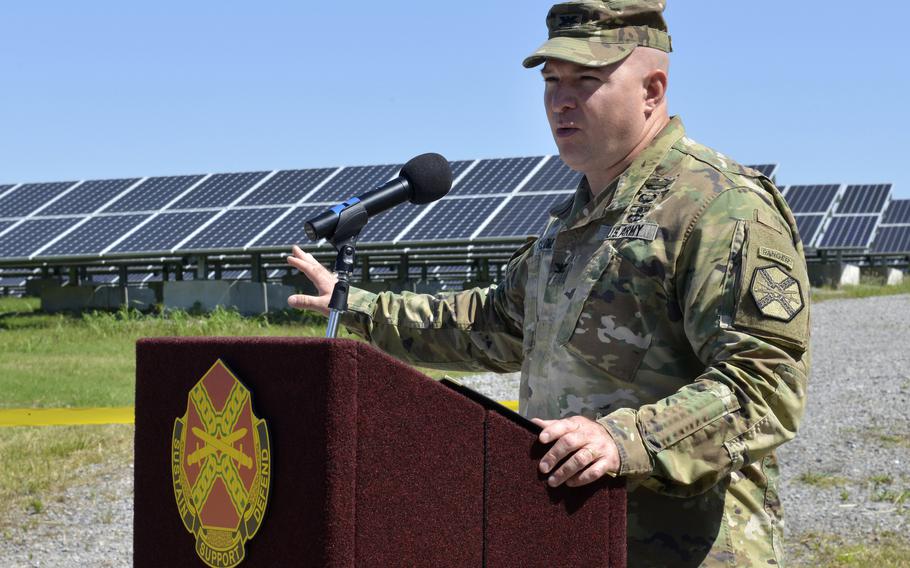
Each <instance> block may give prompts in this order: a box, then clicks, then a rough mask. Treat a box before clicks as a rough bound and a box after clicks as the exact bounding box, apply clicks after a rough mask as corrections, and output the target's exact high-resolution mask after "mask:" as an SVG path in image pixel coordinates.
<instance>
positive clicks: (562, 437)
mask: <svg viewBox="0 0 910 568" xmlns="http://www.w3.org/2000/svg"><path fill="white" fill-rule="evenodd" d="M534 422H535V423H536V424H538V425H540V426H544V430H543V432H541V433H540V438H539V439H540V441H541V442H543V443H547V441H553V440H555V443H554V444H553V446H552V447H551V448H550V450H549V451H548V452H547V453H546V455H544V457H543V458H542V459H541V460H540V471H541V472H542V473H544V474H550V476H549V477H548V479H547V484H548V485H550V486H551V487H557V486H559V485H562V484H563V483H565V484H566V485H569V486H570V487H576V486H579V485H585V484H587V483H591V482H592V481H595V480H597V479H600V478H601V477H603V476H604V475H606V474H608V473H610V472H611V471H614V470H618V469H619V454H618V450H617V449H616V444H615V442H614V441H613V438H612V436H610V435H609V434H608V433H607V431H606V429H604V427H603V426H601V425H600V424H598V423H596V422H594V421H593V420H589V419H587V418H584V417H582V416H573V417H571V418H565V419H562V420H535V421H534ZM561 462H562V463H561ZM560 463H561V465H560V466H559V468H556V464H560Z"/></svg>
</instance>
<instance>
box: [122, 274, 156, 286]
mask: <svg viewBox="0 0 910 568" xmlns="http://www.w3.org/2000/svg"><path fill="white" fill-rule="evenodd" d="M154 278H155V273H154V272H136V273H130V274H129V276H128V277H127V282H129V283H130V284H145V283H146V282H152V281H154V280H153V279H154ZM158 280H161V277H160V276H159V277H158Z"/></svg>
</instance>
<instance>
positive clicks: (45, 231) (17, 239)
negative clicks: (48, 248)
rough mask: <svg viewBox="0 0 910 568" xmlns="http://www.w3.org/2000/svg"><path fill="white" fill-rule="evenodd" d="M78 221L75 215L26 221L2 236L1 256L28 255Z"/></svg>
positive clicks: (0, 238)
mask: <svg viewBox="0 0 910 568" xmlns="http://www.w3.org/2000/svg"><path fill="white" fill-rule="evenodd" d="M77 222H79V219H78V218H75V217H67V218H62V219H61V218H59V217H58V218H52V219H31V220H28V221H25V222H23V223H22V224H21V225H19V226H18V227H16V228H14V229H12V230H11V231H10V232H8V233H6V234H4V235H3V236H2V237H0V257H9V258H19V257H23V258H24V257H27V256H28V255H30V254H32V253H33V252H35V251H36V250H38V249H39V248H41V247H42V246H43V245H44V244H45V243H47V242H48V241H49V240H51V239H53V238H54V237H56V236H57V235H59V234H60V233H62V232H63V231H65V230H66V229H68V228H70V227H72V226H73V225H75V224H76V223H77Z"/></svg>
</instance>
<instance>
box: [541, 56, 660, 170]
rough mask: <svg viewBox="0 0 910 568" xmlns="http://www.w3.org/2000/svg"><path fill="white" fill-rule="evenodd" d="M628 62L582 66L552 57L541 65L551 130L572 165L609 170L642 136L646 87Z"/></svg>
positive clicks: (569, 164)
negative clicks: (601, 65) (603, 65)
mask: <svg viewBox="0 0 910 568" xmlns="http://www.w3.org/2000/svg"><path fill="white" fill-rule="evenodd" d="M628 61H629V60H628V59H625V60H623V61H620V62H618V63H614V64H612V65H608V66H606V67H584V66H581V65H578V64H575V63H570V62H568V61H562V60H558V59H549V60H547V63H546V64H545V65H544V67H543V69H542V70H541V74H542V75H543V78H544V82H545V83H546V89H545V91H544V102H545V105H546V109H547V119H548V120H549V122H550V130H551V131H552V133H553V138H554V139H555V140H556V145H557V146H558V147H559V155H560V157H561V158H562V159H563V161H564V162H565V163H566V164H567V165H568V166H569V167H570V168H572V169H573V170H577V171H580V172H582V173H585V174H589V173H593V172H596V171H606V170H607V169H609V168H610V167H612V166H614V165H616V164H617V163H619V162H621V161H622V160H624V159H625V158H626V156H627V155H628V154H629V152H630V151H631V150H632V149H633V148H634V147H635V146H636V144H638V143H639V141H640V140H641V136H642V133H643V131H644V129H645V104H644V103H645V99H646V98H647V97H646V87H645V85H644V82H643V80H642V77H641V76H640V73H637V72H636V71H635V66H634V65H624V64H625V63H626V62H628Z"/></svg>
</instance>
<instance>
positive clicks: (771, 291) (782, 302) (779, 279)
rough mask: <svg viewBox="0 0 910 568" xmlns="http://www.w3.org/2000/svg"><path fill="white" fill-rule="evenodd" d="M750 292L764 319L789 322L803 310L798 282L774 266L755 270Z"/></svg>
mask: <svg viewBox="0 0 910 568" xmlns="http://www.w3.org/2000/svg"><path fill="white" fill-rule="evenodd" d="M750 291H751V293H752V298H753V299H754V300H755V305H756V306H758V310H759V311H760V312H761V313H762V315H764V316H765V317H769V318H773V319H778V320H782V321H791V320H792V319H793V318H795V317H796V314H798V313H799V312H800V310H802V309H803V296H802V290H801V289H800V286H799V282H798V281H797V280H796V279H795V278H793V277H792V276H790V275H789V274H787V273H786V272H784V271H783V270H781V269H780V268H778V267H776V266H766V267H764V268H756V269H755V272H753V273H752V285H751V287H750Z"/></svg>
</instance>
